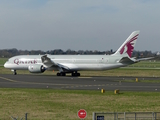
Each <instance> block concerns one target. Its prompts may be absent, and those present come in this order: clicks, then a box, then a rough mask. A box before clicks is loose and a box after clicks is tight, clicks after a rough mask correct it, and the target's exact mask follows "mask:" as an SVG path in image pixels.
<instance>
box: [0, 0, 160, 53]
mask: <svg viewBox="0 0 160 120" xmlns="http://www.w3.org/2000/svg"><path fill="white" fill-rule="evenodd" d="M134 30H140V35H139V38H138V41H137V43H136V46H135V50H140V51H144V50H151V51H152V52H156V51H160V0H0V49H10V48H17V49H18V50H43V51H47V50H54V49H62V50H64V51H65V50H67V49H71V50H99V51H106V50H110V49H113V50H114V51H115V50H117V49H118V48H119V47H120V45H121V44H122V43H123V42H124V41H125V40H126V38H127V37H128V36H129V35H130V34H131V32H132V31H134Z"/></svg>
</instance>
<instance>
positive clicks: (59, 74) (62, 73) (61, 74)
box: [57, 71, 80, 77]
mask: <svg viewBox="0 0 160 120" xmlns="http://www.w3.org/2000/svg"><path fill="white" fill-rule="evenodd" d="M71 75H72V76H74V77H76V76H80V73H78V72H77V71H75V72H72V73H71ZM57 76H66V73H65V72H60V73H57Z"/></svg>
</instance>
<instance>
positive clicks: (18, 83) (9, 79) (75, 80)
mask: <svg viewBox="0 0 160 120" xmlns="http://www.w3.org/2000/svg"><path fill="white" fill-rule="evenodd" d="M137 78H138V80H139V81H145V80H156V81H160V78H159V77H137ZM135 80H136V77H69V76H66V77H59V76H52V75H6V74H5V75H4V74H1V75H0V88H43V89H47V88H51V89H72V90H98V89H105V90H115V89H119V90H121V91H160V83H144V82H134V81H135Z"/></svg>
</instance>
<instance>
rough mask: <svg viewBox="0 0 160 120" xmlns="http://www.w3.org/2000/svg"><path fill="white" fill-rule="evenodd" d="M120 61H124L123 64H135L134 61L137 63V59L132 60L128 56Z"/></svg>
mask: <svg viewBox="0 0 160 120" xmlns="http://www.w3.org/2000/svg"><path fill="white" fill-rule="evenodd" d="M119 62H120V63H123V64H133V63H135V61H133V60H131V59H130V58H128V57H123V58H122V59H121V60H120V61H119Z"/></svg>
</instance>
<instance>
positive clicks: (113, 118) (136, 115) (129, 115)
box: [92, 112, 160, 120]
mask: <svg viewBox="0 0 160 120" xmlns="http://www.w3.org/2000/svg"><path fill="white" fill-rule="evenodd" d="M92 120H160V112H113V113H112V112H106V113H103V112H102V113H100V112H93V119H92Z"/></svg>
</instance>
